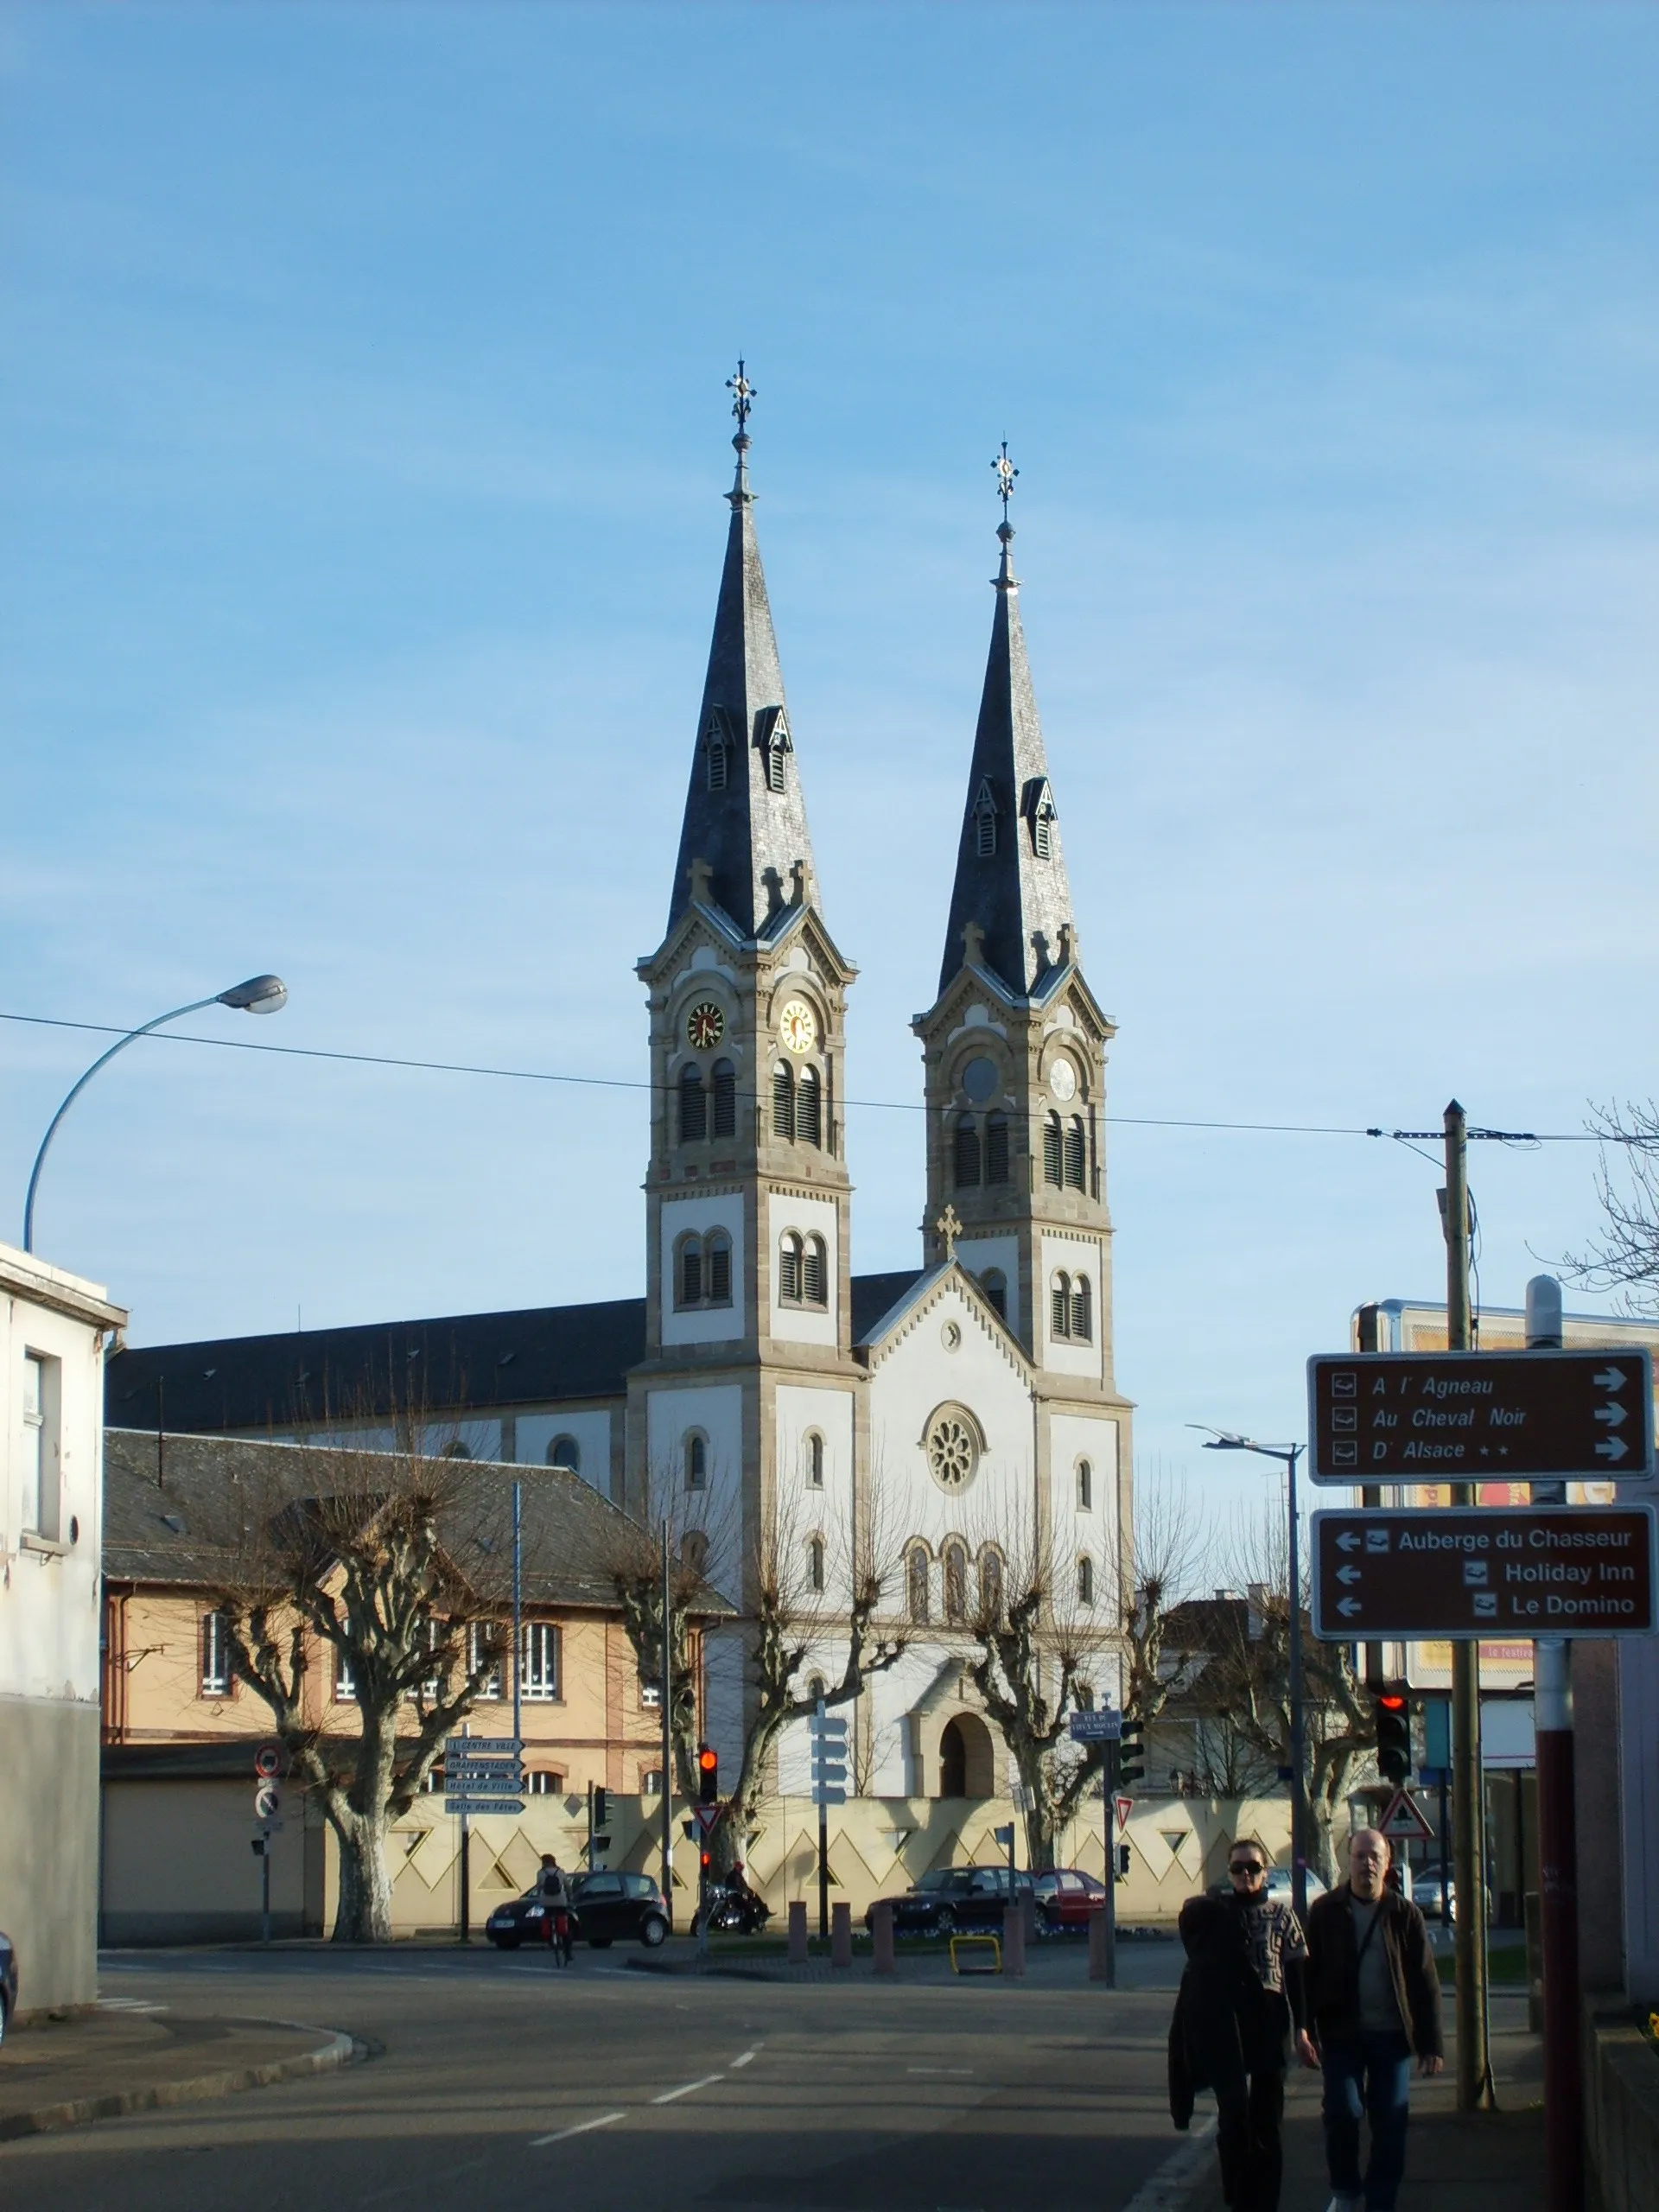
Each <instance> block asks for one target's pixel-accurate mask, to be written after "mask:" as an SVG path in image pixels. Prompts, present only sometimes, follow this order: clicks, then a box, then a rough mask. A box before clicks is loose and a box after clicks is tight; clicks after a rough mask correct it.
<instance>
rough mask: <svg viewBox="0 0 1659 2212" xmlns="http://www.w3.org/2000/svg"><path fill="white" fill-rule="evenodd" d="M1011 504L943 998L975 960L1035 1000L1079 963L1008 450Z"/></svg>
mask: <svg viewBox="0 0 1659 2212" xmlns="http://www.w3.org/2000/svg"><path fill="white" fill-rule="evenodd" d="M992 467H994V468H995V470H996V472H997V488H998V493H999V496H1000V497H1001V501H1002V520H1001V524H1000V525H999V527H998V530H997V533H996V534H997V537H998V538H999V539H1000V540H1001V546H1002V557H1001V561H1000V562H999V563H998V565H997V574H996V576H995V580H994V582H995V592H996V612H995V615H994V616H993V617H992V620H991V650H990V655H989V658H988V660H987V662H986V664H985V689H984V691H983V693H982V696H981V698H980V702H979V725H978V728H976V731H975V733H974V759H973V766H972V768H971V769H970V770H969V777H968V797H967V803H966V804H965V805H964V806H963V814H962V842H961V843H960V845H959V846H958V848H957V878H956V883H955V887H953V889H952V891H951V893H950V925H949V927H948V929H947V930H946V931H945V939H944V961H943V962H942V963H941V966H940V969H939V989H940V991H941V992H943V991H944V988H945V987H946V986H947V985H948V984H949V983H950V981H951V980H952V978H953V977H954V976H957V975H959V974H960V973H961V970H962V967H963V962H964V960H965V959H966V958H967V957H968V953H967V950H966V949H965V941H964V940H965V935H966V933H968V932H970V931H971V932H973V935H972V938H971V942H972V945H973V957H974V959H975V961H976V964H977V965H979V966H981V967H984V968H988V969H991V970H992V971H993V972H994V973H995V975H996V976H999V977H1000V978H1001V981H1002V982H1004V983H1005V984H1006V985H1007V988H1008V989H1009V990H1010V991H1011V992H1013V993H1014V995H1015V996H1016V997H1019V998H1025V997H1028V996H1029V995H1031V994H1032V992H1033V991H1034V990H1036V989H1037V988H1039V986H1040V983H1041V980H1042V978H1043V976H1045V975H1046V973H1048V972H1049V971H1050V970H1052V969H1055V968H1058V967H1060V966H1063V965H1064V964H1065V962H1066V960H1068V959H1069V958H1072V957H1075V955H1074V952H1073V950H1072V948H1073V946H1074V945H1075V941H1076V926H1075V925H1074V923H1073V921H1072V918H1071V885H1070V884H1069V883H1068V882H1067V880H1066V874H1065V859H1064V857H1063V855H1062V853H1061V850H1060V825H1059V821H1058V817H1057V815H1056V812H1055V808H1054V795H1053V791H1052V788H1051V787H1050V785H1049V780H1048V762H1047V760H1046V757H1045V754H1044V752H1043V730H1042V724H1041V723H1040V721H1039V720H1038V718H1037V700H1036V696H1035V694H1034V693H1033V690H1032V687H1031V670H1030V668H1029V667H1028V666H1027V661H1026V640H1025V635H1024V632H1022V631H1021V629H1020V582H1019V579H1018V577H1016V576H1015V575H1014V559H1013V552H1012V548H1013V544H1014V528H1013V525H1012V524H1010V522H1009V520H1008V501H1009V500H1010V499H1011V498H1012V497H1013V494H1014V478H1015V476H1016V475H1017V474H1019V471H1018V470H1017V469H1016V468H1015V467H1014V464H1013V462H1012V461H1010V460H1009V459H1008V449H1007V445H1006V443H1005V444H1004V446H1003V448H1002V451H1001V455H1000V456H999V458H998V459H997V460H996V461H994V462H993V463H992Z"/></svg>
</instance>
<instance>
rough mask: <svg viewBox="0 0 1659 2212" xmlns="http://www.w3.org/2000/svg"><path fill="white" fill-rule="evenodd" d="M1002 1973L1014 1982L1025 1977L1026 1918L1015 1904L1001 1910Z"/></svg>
mask: <svg viewBox="0 0 1659 2212" xmlns="http://www.w3.org/2000/svg"><path fill="white" fill-rule="evenodd" d="M1002 1971H1003V1973H1004V1974H1007V1975H1011V1976H1012V1977H1013V1979H1014V1980H1016V1981H1023V1980H1025V1975H1026V1916H1025V1911H1024V1909H1023V1907H1021V1906H1020V1905H1017V1904H1010V1905H1004V1907H1003V1908H1002Z"/></svg>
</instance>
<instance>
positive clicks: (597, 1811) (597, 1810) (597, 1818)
mask: <svg viewBox="0 0 1659 2212" xmlns="http://www.w3.org/2000/svg"><path fill="white" fill-rule="evenodd" d="M609 1806H610V1798H609V1796H608V1795H607V1793H606V1791H604V1790H603V1789H595V1790H594V1829H595V1831H597V1830H598V1829H600V1828H602V1827H604V1825H605V1815H606V1813H607V1810H608V1808H609Z"/></svg>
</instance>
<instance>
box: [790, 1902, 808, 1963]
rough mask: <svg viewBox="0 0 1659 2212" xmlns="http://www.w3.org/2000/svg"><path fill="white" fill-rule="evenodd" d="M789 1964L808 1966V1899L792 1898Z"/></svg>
mask: <svg viewBox="0 0 1659 2212" xmlns="http://www.w3.org/2000/svg"><path fill="white" fill-rule="evenodd" d="M789 1963H790V1964H791V1966H792V1967H804V1965H805V1964H806V1899H805V1898H804V1897H794V1898H791V1902H790V1907H789Z"/></svg>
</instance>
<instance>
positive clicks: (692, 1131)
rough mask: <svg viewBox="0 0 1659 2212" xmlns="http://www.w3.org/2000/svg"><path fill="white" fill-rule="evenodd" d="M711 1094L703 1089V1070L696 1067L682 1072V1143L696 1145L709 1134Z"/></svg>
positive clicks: (689, 1067) (688, 1067) (690, 1067)
mask: <svg viewBox="0 0 1659 2212" xmlns="http://www.w3.org/2000/svg"><path fill="white" fill-rule="evenodd" d="M708 1106H709V1094H708V1093H707V1091H705V1090H704V1089H703V1087H702V1069H701V1068H700V1067H697V1066H696V1065H690V1066H687V1067H683V1068H682V1069H681V1070H680V1142H681V1143H682V1144H695V1143H696V1141H698V1140H699V1139H700V1138H702V1137H704V1136H706V1135H708V1133H709V1113H708Z"/></svg>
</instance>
